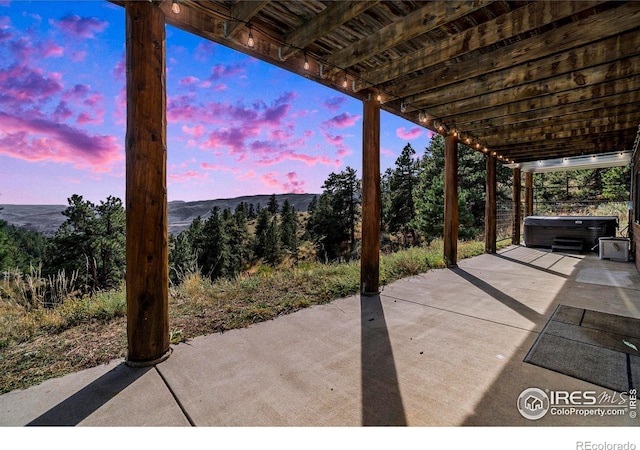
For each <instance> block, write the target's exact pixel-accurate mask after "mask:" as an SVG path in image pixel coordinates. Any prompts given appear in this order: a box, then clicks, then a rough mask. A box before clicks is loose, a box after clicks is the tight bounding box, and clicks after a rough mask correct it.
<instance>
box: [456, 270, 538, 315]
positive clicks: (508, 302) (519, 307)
mask: <svg viewBox="0 0 640 450" xmlns="http://www.w3.org/2000/svg"><path fill="white" fill-rule="evenodd" d="M449 270H451V271H452V272H453V273H455V274H456V275H458V276H460V277H461V278H464V279H465V280H466V281H468V282H469V283H471V284H472V285H474V286H475V287H477V288H478V289H481V290H482V291H484V292H485V293H487V294H489V295H490V296H491V297H493V298H494V299H496V300H498V301H499V302H500V303H502V304H503V305H505V306H508V307H509V308H511V309H512V310H513V311H515V312H517V313H518V314H520V315H521V316H523V317H525V318H526V319H528V320H530V321H531V322H533V323H535V324H542V323H544V320H545V318H544V316H543V315H542V314H540V313H539V312H537V311H536V310H534V309H531V308H529V307H528V306H527V305H525V304H524V303H521V302H519V301H518V300H516V299H515V298H513V297H511V296H509V295H507V294H505V293H504V292H502V291H501V290H499V289H496V288H495V287H493V286H491V285H490V284H489V283H487V282H486V281H484V280H481V279H480V278H478V277H476V276H474V275H471V274H470V273H469V272H467V271H465V270H463V269H461V268H459V267H452V268H450V269H449Z"/></svg>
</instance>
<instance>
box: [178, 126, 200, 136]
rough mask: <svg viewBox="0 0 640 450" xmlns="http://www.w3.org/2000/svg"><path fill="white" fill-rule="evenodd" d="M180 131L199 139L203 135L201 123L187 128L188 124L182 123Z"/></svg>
mask: <svg viewBox="0 0 640 450" xmlns="http://www.w3.org/2000/svg"><path fill="white" fill-rule="evenodd" d="M182 132H183V133H185V134H188V135H191V136H193V137H195V138H196V139H200V138H201V137H202V136H204V127H203V126H202V125H197V126H195V127H193V128H189V127H188V126H186V125H183V126H182Z"/></svg>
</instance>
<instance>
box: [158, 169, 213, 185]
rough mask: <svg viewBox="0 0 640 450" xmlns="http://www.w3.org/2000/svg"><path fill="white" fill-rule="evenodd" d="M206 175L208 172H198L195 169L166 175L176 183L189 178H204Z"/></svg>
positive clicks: (183, 181) (189, 179)
mask: <svg viewBox="0 0 640 450" xmlns="http://www.w3.org/2000/svg"><path fill="white" fill-rule="evenodd" d="M208 177H209V174H208V173H199V172H196V171H195V170H190V171H188V172H183V173H170V174H168V175H167V178H169V179H170V180H171V181H174V182H176V183H185V182H187V181H191V180H204V179H206V178H208Z"/></svg>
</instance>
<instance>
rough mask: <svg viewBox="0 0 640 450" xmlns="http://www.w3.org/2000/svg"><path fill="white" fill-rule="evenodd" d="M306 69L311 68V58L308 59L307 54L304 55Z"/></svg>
mask: <svg viewBox="0 0 640 450" xmlns="http://www.w3.org/2000/svg"><path fill="white" fill-rule="evenodd" d="M304 70H309V60H308V59H307V54H306V53H305V55H304Z"/></svg>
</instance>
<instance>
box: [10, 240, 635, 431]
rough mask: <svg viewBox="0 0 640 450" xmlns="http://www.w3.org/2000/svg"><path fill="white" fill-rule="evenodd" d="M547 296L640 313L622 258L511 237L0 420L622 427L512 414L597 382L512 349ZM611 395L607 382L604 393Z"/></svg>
mask: <svg viewBox="0 0 640 450" xmlns="http://www.w3.org/2000/svg"><path fill="white" fill-rule="evenodd" d="M558 304H564V305H568V306H576V307H581V308H586V309H591V310H596V311H602V312H607V313H612V314H618V315H623V316H629V317H634V318H640V275H638V273H637V271H636V269H635V266H634V265H633V264H632V263H625V262H616V261H609V260H599V259H598V257H597V255H595V254H589V255H576V254H559V253H550V252H549V251H546V250H539V249H532V248H525V247H518V246H511V247H508V248H506V249H504V250H502V251H500V252H499V253H498V254H496V255H481V256H478V257H474V258H470V259H466V260H463V261H461V262H460V264H459V266H458V267H457V268H452V269H441V270H433V271H430V272H428V273H425V274H421V275H419V276H415V277H411V278H407V279H403V280H400V281H398V282H395V283H392V284H390V285H388V286H385V287H384V289H383V290H382V292H381V293H380V295H379V296H373V297H363V298H360V296H352V297H348V298H343V299H339V300H336V301H334V302H332V303H331V304H327V305H321V306H313V307H310V308H307V309H305V310H302V311H299V312H296V313H294V314H290V315H287V316H283V317H279V318H277V319H275V320H271V321H268V322H264V323H260V324H256V325H253V326H251V327H249V328H246V329H239V330H233V331H229V332H225V333H223V334H212V335H207V336H202V337H199V338H196V339H193V340H191V341H189V342H187V343H182V344H179V345H176V346H175V347H174V348H173V354H172V355H171V357H170V358H169V359H168V360H166V361H165V362H163V363H161V364H158V365H157V366H155V367H152V368H144V369H134V368H130V367H127V366H125V365H124V363H123V362H122V361H113V362H111V363H110V364H108V365H103V366H100V367H96V368H93V369H89V370H85V371H82V372H78V373H74V374H70V375H68V376H65V377H62V378H58V379H52V380H48V381H45V382H43V383H42V384H40V385H38V386H34V387H32V388H29V389H26V390H19V391H13V392H10V393H7V394H4V395H2V396H0V425H3V426H15V427H22V426H26V425H79V426H107V427H110V426H126V427H131V426H137V427H142V426H190V425H195V426H205V427H222V426H250V427H254V426H296V427H297V426H305V427H315V426H321V427H325V426H331V427H359V426H362V425H409V426H414V427H431V426H453V427H456V426H466V425H474V426H475V425H480V426H532V425H533V426H635V425H639V424H640V419H637V418H631V417H630V415H629V414H625V415H624V416H616V417H612V416H611V417H594V416H591V417H582V416H577V415H564V416H559V415H552V414H547V415H545V416H544V417H543V418H541V419H539V420H529V419H526V418H524V417H523V416H522V415H521V414H520V413H519V412H518V409H517V407H516V402H517V399H518V397H519V395H520V394H521V393H522V391H523V390H525V389H527V388H531V387H536V388H539V389H542V390H550V391H558V390H562V391H569V392H572V391H579V390H582V391H584V390H591V391H597V392H603V391H606V390H605V389H604V388H601V387H599V386H595V385H592V384H589V383H587V382H584V381H580V380H578V379H576V378H572V377H569V376H565V375H562V374H559V373H556V372H553V371H550V370H547V369H544V368H541V367H537V366H534V365H531V364H528V363H525V362H523V358H524V357H525V355H526V354H527V352H528V351H529V349H530V348H531V346H532V344H533V343H534V341H535V340H536V338H537V337H538V335H539V333H540V331H541V330H542V328H543V327H544V325H545V323H546V322H547V320H548V319H549V317H550V315H551V314H552V312H553V311H554V309H555V307H556V306H557V305H558ZM607 392H608V393H609V394H611V395H613V394H614V393H613V392H610V391H607Z"/></svg>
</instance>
